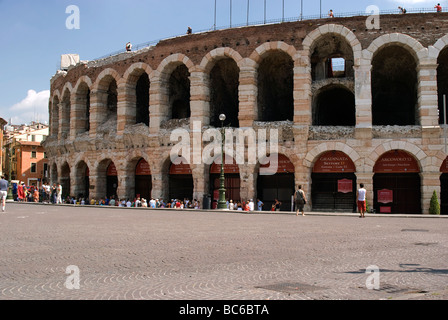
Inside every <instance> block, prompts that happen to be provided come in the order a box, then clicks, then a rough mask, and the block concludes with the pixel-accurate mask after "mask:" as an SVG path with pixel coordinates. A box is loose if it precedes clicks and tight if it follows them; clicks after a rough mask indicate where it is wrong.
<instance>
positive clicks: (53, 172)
mask: <svg viewBox="0 0 448 320" xmlns="http://www.w3.org/2000/svg"><path fill="white" fill-rule="evenodd" d="M50 180H51V181H50V182H51V183H56V182H58V180H59V177H58V167H57V165H56V163H53V165H52V166H51V171H50Z"/></svg>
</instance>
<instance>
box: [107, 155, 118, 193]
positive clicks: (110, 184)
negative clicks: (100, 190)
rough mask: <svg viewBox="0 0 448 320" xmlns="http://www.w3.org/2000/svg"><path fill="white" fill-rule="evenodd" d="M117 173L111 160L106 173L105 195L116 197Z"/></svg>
mask: <svg viewBox="0 0 448 320" xmlns="http://www.w3.org/2000/svg"><path fill="white" fill-rule="evenodd" d="M117 189H118V173H117V168H116V167H115V164H114V163H113V162H111V163H110V164H109V166H108V167H107V173H106V197H108V198H111V197H115V198H116V197H117Z"/></svg>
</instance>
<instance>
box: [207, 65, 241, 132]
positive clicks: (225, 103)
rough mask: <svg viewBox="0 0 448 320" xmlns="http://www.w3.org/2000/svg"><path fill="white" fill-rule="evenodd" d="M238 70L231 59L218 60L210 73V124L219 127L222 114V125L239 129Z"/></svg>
mask: <svg viewBox="0 0 448 320" xmlns="http://www.w3.org/2000/svg"><path fill="white" fill-rule="evenodd" d="M238 86H239V68H238V66H237V64H236V62H235V61H234V60H233V59H230V58H226V59H222V60H219V61H218V62H217V63H216V64H215V66H214V67H213V69H212V70H211V72H210V124H211V125H212V126H215V127H219V126H221V121H220V120H219V115H220V114H222V113H224V114H225V115H226V121H224V125H225V126H227V125H230V126H232V127H236V128H237V127H239V121H238V111H239V109H238V103H239V100H238Z"/></svg>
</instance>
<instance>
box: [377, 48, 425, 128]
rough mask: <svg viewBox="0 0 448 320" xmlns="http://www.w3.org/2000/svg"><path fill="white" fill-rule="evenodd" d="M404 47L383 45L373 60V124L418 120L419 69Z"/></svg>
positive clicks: (400, 123)
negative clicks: (384, 46)
mask: <svg viewBox="0 0 448 320" xmlns="http://www.w3.org/2000/svg"><path fill="white" fill-rule="evenodd" d="M416 67H417V65H416V62H415V59H414V57H413V56H412V55H411V54H410V53H409V52H408V51H407V50H406V49H404V48H402V47H399V46H390V47H386V48H384V49H381V50H380V52H379V53H378V54H377V55H376V56H375V57H374V59H373V62H372V118H373V120H372V121H373V125H398V126H405V125H416V124H417V70H416Z"/></svg>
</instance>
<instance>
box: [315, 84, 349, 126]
mask: <svg viewBox="0 0 448 320" xmlns="http://www.w3.org/2000/svg"><path fill="white" fill-rule="evenodd" d="M355 109H356V108H355V96H354V94H353V93H352V92H351V91H350V90H348V89H347V88H344V87H342V86H327V87H324V88H322V89H321V90H320V91H319V92H318V93H317V94H316V97H315V98H314V101H313V125H315V126H354V125H355V124H356V111H355Z"/></svg>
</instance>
